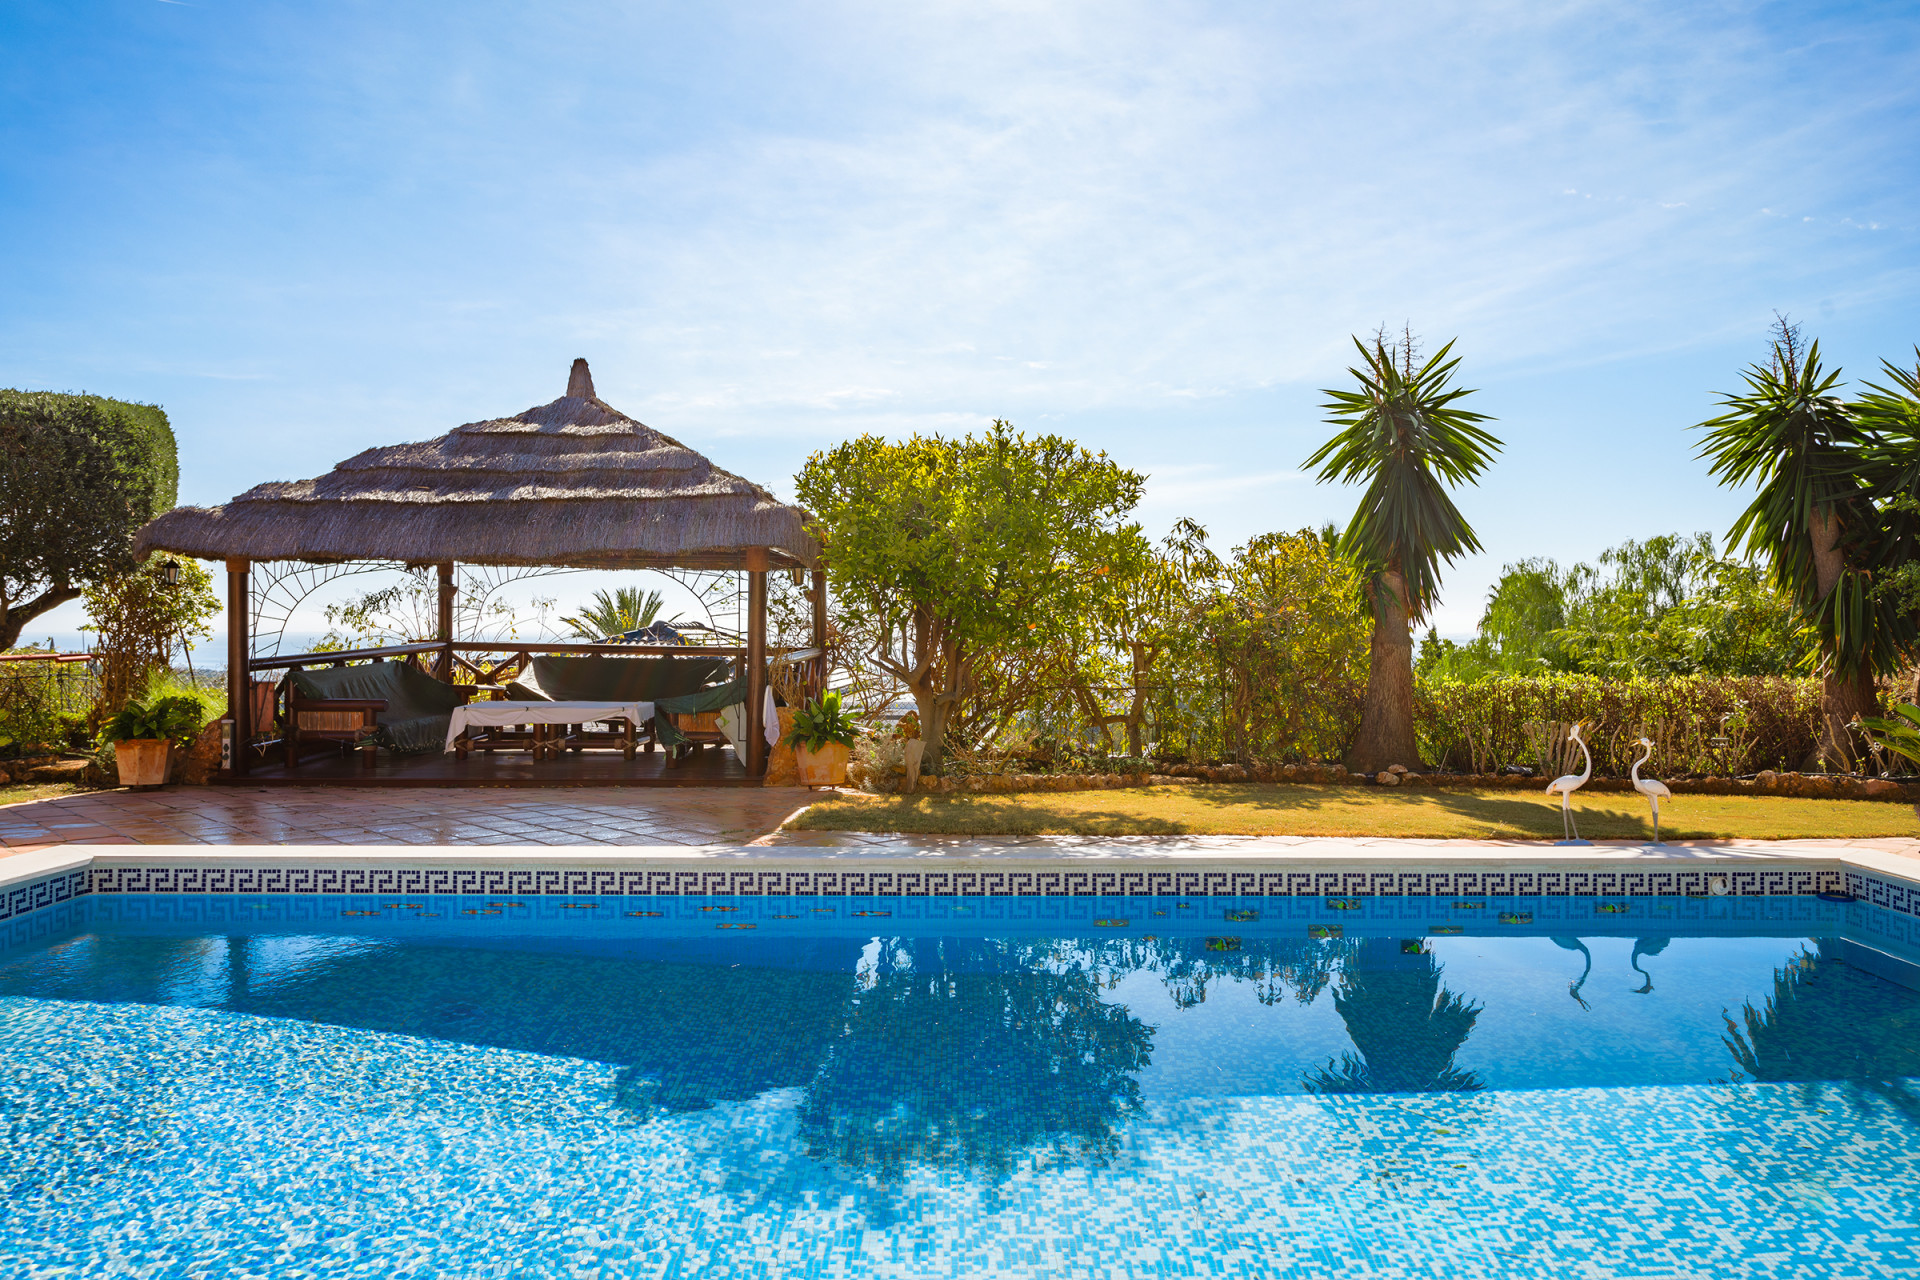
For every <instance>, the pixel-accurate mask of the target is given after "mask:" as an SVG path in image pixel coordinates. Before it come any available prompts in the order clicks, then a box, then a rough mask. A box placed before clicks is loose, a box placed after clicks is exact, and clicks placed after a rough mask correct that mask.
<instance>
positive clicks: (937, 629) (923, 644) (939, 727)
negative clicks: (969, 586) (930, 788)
mask: <svg viewBox="0 0 1920 1280" xmlns="http://www.w3.org/2000/svg"><path fill="white" fill-rule="evenodd" d="M913 669H914V672H917V673H918V677H919V678H918V679H914V678H912V675H911V674H909V676H908V677H907V678H906V680H905V684H906V686H907V692H908V693H910V694H912V695H913V705H914V710H915V711H916V712H918V713H919V716H920V741H921V742H922V743H924V744H925V746H924V750H925V754H924V755H923V756H921V758H920V763H921V766H922V767H923V768H924V769H925V770H926V772H928V773H931V774H935V775H936V776H937V775H938V774H939V773H940V771H941V769H942V767H943V766H944V764H945V757H946V736H947V717H948V716H949V715H951V714H952V711H953V704H954V703H956V702H958V701H959V700H960V687H961V684H962V683H963V682H964V680H965V678H966V671H965V666H964V664H963V662H962V661H961V655H960V646H959V645H958V644H957V643H955V642H954V641H952V640H950V639H949V638H948V636H947V628H946V627H945V626H944V625H942V623H941V620H940V619H939V618H938V617H937V616H935V615H934V614H933V612H932V611H931V610H927V609H922V610H920V611H919V612H918V613H917V614H916V615H915V617H914V628H913Z"/></svg>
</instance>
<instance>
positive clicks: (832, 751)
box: [793, 742, 848, 787]
mask: <svg viewBox="0 0 1920 1280" xmlns="http://www.w3.org/2000/svg"><path fill="white" fill-rule="evenodd" d="M847 755H848V748H847V747H846V745H845V744H843V743H839V742H829V743H827V744H826V745H825V746H823V747H821V748H820V749H819V750H818V751H809V750H808V749H807V747H806V745H805V744H804V743H803V744H801V745H799V746H796V747H795V748H794V749H793V758H794V762H795V763H796V764H797V765H799V768H800V785H801V786H803V787H844V786H846V785H847Z"/></svg>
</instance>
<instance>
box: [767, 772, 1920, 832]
mask: <svg viewBox="0 0 1920 1280" xmlns="http://www.w3.org/2000/svg"><path fill="white" fill-rule="evenodd" d="M1573 807H1574V816H1575V818H1576V819H1577V820H1578V821H1579V823H1580V834H1581V835H1582V836H1585V837H1587V838H1589V839H1596V840H1606V839H1641V840H1645V839H1650V838H1651V837H1652V834H1653V825H1652V822H1651V819H1650V815H1649V811H1648V808H1647V802H1646V801H1645V800H1643V799H1641V798H1640V797H1639V796H1637V795H1617V794H1591V795H1577V796H1575V797H1574V806H1573ZM793 827H794V828H795V829H797V830H802V831H898V832H911V833H924V834H952V835H983V836H984V835H1093V836H1137V835H1256V836H1404V837H1435V838H1442V839H1474V838H1479V839H1502V840H1512V839H1522V840H1558V839H1560V838H1561V829H1560V806H1559V804H1558V803H1557V802H1549V801H1548V800H1547V799H1546V797H1545V796H1543V795H1534V794H1528V793H1524V792H1519V793H1516V792H1512V791H1440V790H1432V791H1428V790H1417V791H1416V790H1409V791H1384V790H1375V789H1373V788H1370V787H1366V788H1362V787H1338V788H1334V787H1298V786H1265V785H1229V786H1204V785H1201V786H1180V787H1151V788H1129V789H1125V790H1119V791H1069V792H1037V793H1028V794H1021V795H958V796H864V795H848V794H837V795H834V796H833V797H831V798H829V799H825V800H822V801H821V802H820V803H818V804H815V805H813V806H812V807H811V808H809V809H807V810H806V812H804V813H802V814H801V815H800V816H799V817H798V818H797V819H796V820H795V821H794V823H793ZM1874 836H1920V818H1916V816H1915V812H1914V808H1913V807H1911V806H1908V805H1904V804H1892V803H1887V802H1881V801H1868V800H1803V799H1796V798H1791V797H1787V796H1699V795H1683V796H1676V797H1674V799H1673V800H1672V801H1670V802H1669V803H1667V804H1663V805H1661V806H1660V837H1661V839H1663V840H1666V839H1673V840H1706V839H1738V840H1791V839H1807V838H1822V837H1824V838H1840V837H1851V838H1867V837H1874Z"/></svg>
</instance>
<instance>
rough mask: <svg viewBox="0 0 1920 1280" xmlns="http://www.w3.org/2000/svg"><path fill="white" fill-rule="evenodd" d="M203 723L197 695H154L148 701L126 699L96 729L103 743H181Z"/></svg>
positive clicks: (189, 738) (185, 742)
mask: <svg viewBox="0 0 1920 1280" xmlns="http://www.w3.org/2000/svg"><path fill="white" fill-rule="evenodd" d="M205 723H206V711H205V709H204V708H203V707H202V705H201V702H200V700H199V699H198V698H190V697H174V698H155V699H154V700H153V701H152V702H146V703H141V702H129V703H128V704H127V705H126V706H125V707H122V708H121V709H120V710H119V711H117V712H115V713H114V716H113V718H112V719H111V720H109V721H107V727H106V728H105V729H103V730H101V731H100V740H101V741H102V742H103V743H115V742H133V741H137V740H141V739H153V738H165V739H167V740H168V741H169V742H172V743H174V744H176V745H179V746H185V745H186V744H187V743H189V742H192V741H193V740H194V738H196V737H198V736H199V733H200V726H201V725H203V724H205Z"/></svg>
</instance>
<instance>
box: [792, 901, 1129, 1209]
mask: <svg viewBox="0 0 1920 1280" xmlns="http://www.w3.org/2000/svg"><path fill="white" fill-rule="evenodd" d="M1055 945H1056V944H1054V943H1053V942H1052V941H1051V940H1048V941H1043V942H1020V941H1009V940H1004V939H991V938H889V939H884V940H883V941H882V943H881V945H880V947H879V949H878V955H877V958H876V960H875V962H874V966H873V968H871V969H870V970H867V971H866V972H865V973H863V975H862V977H863V989H862V990H861V991H860V992H859V995H858V999H857V1000H855V1001H854V1002H853V1003H851V1004H850V1005H849V1007H848V1010H847V1013H846V1015H845V1018H844V1021H843V1022H842V1024H841V1033H840V1035H839V1037H838V1038H837V1039H836V1040H834V1041H833V1042H832V1044H831V1048H830V1049H829V1051H828V1053H827V1054H826V1056H825V1059H824V1060H823V1061H822V1063H821V1065H820V1069H819V1071H818V1073H817V1074H816V1075H815V1076H814V1078H813V1079H812V1081H811V1082H809V1084H808V1085H807V1092H806V1097H805V1099H804V1101H803V1102H802V1103H801V1107H800V1138H801V1140H802V1141H803V1142H804V1143H805V1144H806V1148H807V1152H808V1154H809V1155H811V1156H813V1157H814V1158H816V1159H833V1160H836V1161H838V1162H840V1163H842V1164H845V1165H848V1166H852V1167H855V1168H864V1169H871V1170H872V1171H874V1172H876V1173H878V1174H879V1175H880V1177H881V1178H883V1179H885V1180H886V1181H889V1182H893V1181H897V1180H898V1179H899V1178H900V1177H901V1176H902V1174H903V1173H904V1172H905V1170H906V1168H907V1166H908V1165H909V1164H915V1163H918V1164H930V1165H934V1166H947V1167H953V1168H959V1169H964V1170H968V1171H977V1172H979V1173H981V1174H984V1175H986V1176H987V1177H989V1178H991V1179H994V1180H1000V1179H1004V1178H1006V1177H1007V1176H1009V1175H1010V1174H1011V1173H1012V1171H1013V1168H1014V1165H1015V1162H1016V1161H1017V1160H1018V1159H1019V1157H1020V1156H1021V1154H1022V1153H1023V1152H1025V1151H1026V1150H1027V1149H1029V1148H1031V1147H1033V1146H1036V1145H1039V1144H1042V1143H1045V1144H1048V1145H1049V1146H1051V1147H1052V1149H1053V1151H1054V1152H1055V1153H1056V1154H1057V1155H1059V1156H1061V1157H1063V1158H1069V1159H1071V1158H1078V1159H1085V1160H1088V1161H1090V1162H1092V1163H1095V1164H1102V1163H1105V1162H1106V1161H1107V1160H1109V1159H1110V1158H1111V1157H1112V1156H1113V1154H1114V1153H1115V1152H1116V1150H1117V1149H1118V1145H1119V1142H1118V1137H1117V1131H1118V1128H1119V1125H1120V1122H1121V1121H1122V1120H1124V1119H1126V1118H1128V1117H1129V1116H1131V1115H1133V1114H1135V1113H1137V1112H1138V1111H1139V1110H1140V1107H1141V1101H1142V1100H1141V1093H1140V1081H1139V1079H1138V1075H1137V1073H1138V1072H1139V1071H1140V1070H1141V1069H1142V1068H1143V1067H1145V1066H1147V1064H1148V1061H1149V1059H1150V1057H1151V1055H1152V1052H1153V1029H1152V1028H1151V1027H1149V1026H1147V1025H1145V1024H1144V1023H1142V1022H1141V1021H1140V1020H1139V1019H1138V1018H1136V1017H1134V1016H1133V1015H1132V1014H1130V1013H1128V1012H1127V1010H1126V1008H1125V1006H1123V1005H1118V1004H1110V1003H1108V1002H1107V1001H1106V1000H1105V999H1104V998H1103V995H1104V993H1103V991H1102V989H1101V984H1100V982H1099V981H1098V979H1097V978H1096V977H1095V976H1094V975H1093V974H1092V973H1089V972H1088V971H1087V970H1085V969H1082V968H1079V967H1071V966H1061V965H1058V964H1055V963H1051V962H1050V953H1051V952H1052V951H1053V950H1054V947H1055Z"/></svg>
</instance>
